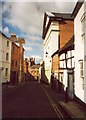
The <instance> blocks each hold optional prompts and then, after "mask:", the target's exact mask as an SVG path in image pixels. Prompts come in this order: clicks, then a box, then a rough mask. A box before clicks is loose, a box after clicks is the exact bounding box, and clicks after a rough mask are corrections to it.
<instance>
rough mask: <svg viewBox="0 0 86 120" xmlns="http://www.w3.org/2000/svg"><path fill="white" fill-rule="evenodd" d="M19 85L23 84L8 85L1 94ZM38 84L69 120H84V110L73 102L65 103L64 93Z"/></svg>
mask: <svg viewBox="0 0 86 120" xmlns="http://www.w3.org/2000/svg"><path fill="white" fill-rule="evenodd" d="M21 84H23V83H20V84H17V85H14V86H10V85H8V87H7V88H6V87H3V92H5V91H8V90H10V89H12V88H15V87H18V86H19V85H21ZM39 84H40V85H41V86H43V87H44V88H45V89H46V91H47V92H48V94H49V95H50V96H51V98H52V99H53V100H54V101H55V103H56V104H59V106H60V108H62V109H63V111H65V113H67V114H68V115H69V116H70V117H71V118H80V120H85V113H84V108H83V107H82V106H81V105H80V104H79V103H77V102H76V101H73V100H69V101H68V103H66V101H65V94H64V93H59V92H58V91H56V90H54V89H52V88H51V86H49V85H46V84H44V83H39Z"/></svg>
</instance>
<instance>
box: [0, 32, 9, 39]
mask: <svg viewBox="0 0 86 120" xmlns="http://www.w3.org/2000/svg"><path fill="white" fill-rule="evenodd" d="M0 34H2V35H3V36H4V37H5V38H7V39H9V38H8V37H7V36H6V35H5V34H4V33H3V32H1V31H0Z"/></svg>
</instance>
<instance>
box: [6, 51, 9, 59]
mask: <svg viewBox="0 0 86 120" xmlns="http://www.w3.org/2000/svg"><path fill="white" fill-rule="evenodd" d="M8 60H9V53H6V61H8Z"/></svg>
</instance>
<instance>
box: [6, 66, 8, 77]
mask: <svg viewBox="0 0 86 120" xmlns="http://www.w3.org/2000/svg"><path fill="white" fill-rule="evenodd" d="M5 76H6V77H7V76H8V68H6V69H5Z"/></svg>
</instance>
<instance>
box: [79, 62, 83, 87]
mask: <svg viewBox="0 0 86 120" xmlns="http://www.w3.org/2000/svg"><path fill="white" fill-rule="evenodd" d="M80 78H81V82H82V88H83V89H84V64H83V60H81V61H80Z"/></svg>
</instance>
